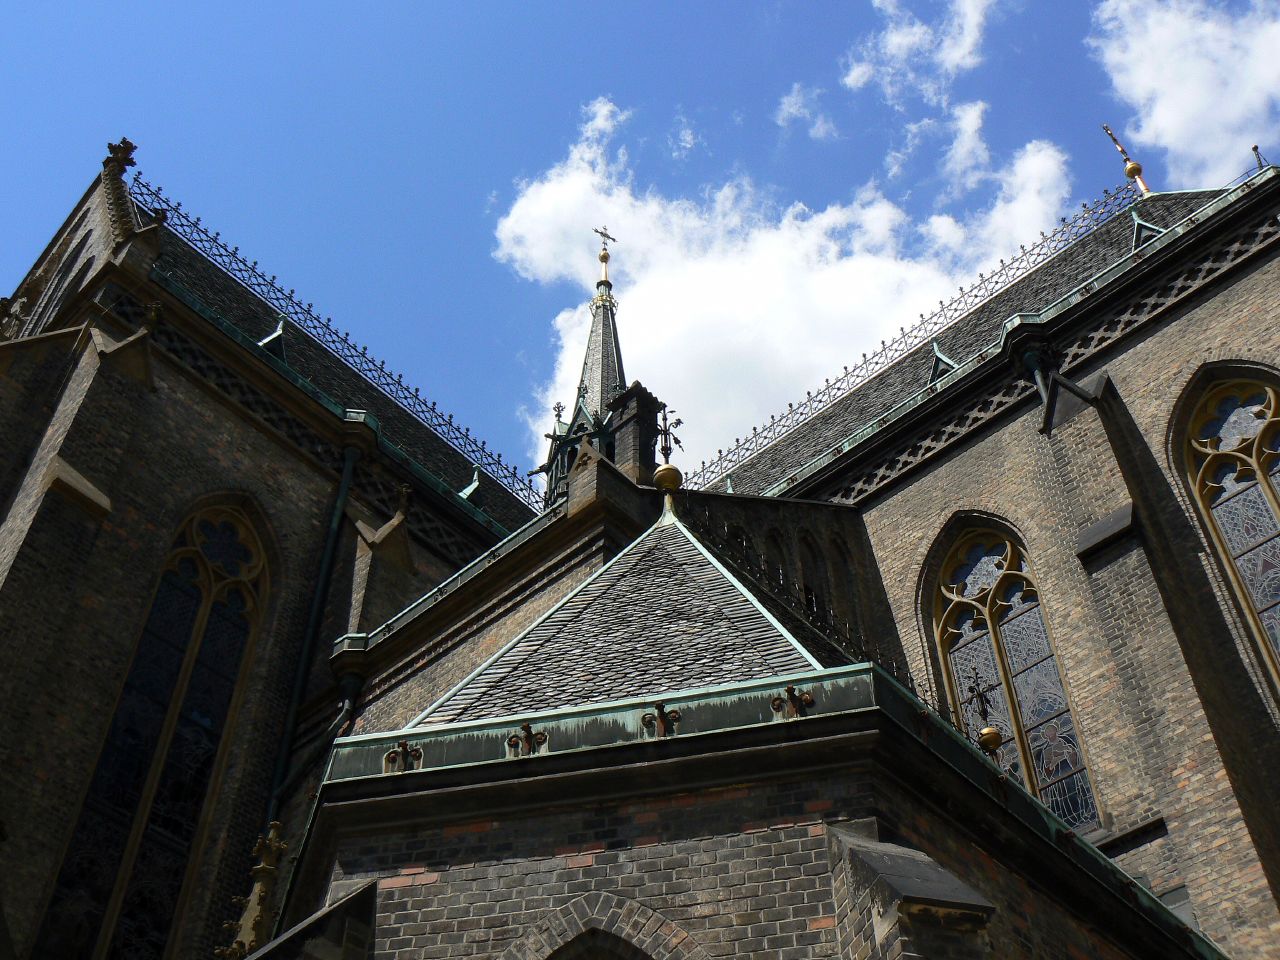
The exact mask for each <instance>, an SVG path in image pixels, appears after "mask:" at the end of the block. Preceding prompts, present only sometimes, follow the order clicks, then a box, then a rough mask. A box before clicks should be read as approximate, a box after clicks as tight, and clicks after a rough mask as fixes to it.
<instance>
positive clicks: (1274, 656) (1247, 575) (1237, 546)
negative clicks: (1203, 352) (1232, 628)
mask: <svg viewBox="0 0 1280 960" xmlns="http://www.w3.org/2000/svg"><path fill="white" fill-rule="evenodd" d="M1186 455H1187V466H1188V472H1189V475H1190V479H1191V484H1192V489H1193V491H1194V493H1195V496H1196V501H1197V503H1198V504H1199V507H1200V509H1201V511H1202V512H1203V513H1204V515H1205V516H1206V517H1207V518H1208V520H1209V526H1210V528H1211V529H1212V531H1213V534H1214V540H1215V542H1216V544H1217V546H1218V549H1219V551H1220V552H1221V553H1222V554H1225V556H1226V558H1227V559H1228V560H1229V561H1230V563H1229V566H1230V568H1231V571H1232V573H1233V574H1234V575H1235V581H1236V586H1237V589H1238V591H1239V593H1240V595H1241V599H1242V600H1243V601H1244V606H1245V607H1246V609H1247V610H1248V612H1249V615H1250V617H1251V619H1252V620H1253V625H1254V627H1255V629H1256V630H1257V632H1258V635H1259V639H1260V640H1261V641H1262V642H1261V644H1260V645H1261V647H1262V649H1263V652H1264V658H1265V659H1266V661H1267V663H1268V665H1269V667H1270V669H1271V670H1272V671H1273V672H1275V673H1276V674H1277V676H1280V670H1278V669H1277V665H1278V664H1280V495H1278V493H1277V491H1278V490H1280V390H1278V389H1277V388H1276V387H1275V386H1272V385H1268V384H1263V383H1260V382H1257V381H1252V380H1235V381H1230V382H1227V383H1223V384H1219V385H1218V386H1216V387H1213V388H1211V389H1210V390H1208V391H1207V392H1206V393H1205V395H1204V397H1203V398H1201V400H1200V403H1199V405H1198V406H1197V408H1196V410H1195V413H1194V414H1193V415H1192V418H1191V423H1190V429H1189V430H1188V432H1187V444H1186Z"/></svg>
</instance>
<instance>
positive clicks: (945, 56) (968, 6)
mask: <svg viewBox="0 0 1280 960" xmlns="http://www.w3.org/2000/svg"><path fill="white" fill-rule="evenodd" d="M992 4H993V0H952V3H951V10H950V14H949V15H948V17H947V20H946V22H945V24H944V25H943V28H942V34H941V37H940V40H939V43H938V49H937V53H936V59H937V62H938V65H939V66H941V67H942V68H943V69H944V70H946V71H947V72H949V73H951V74H956V73H959V72H960V71H961V70H972V69H973V68H974V67H976V66H977V65H978V64H979V63H981V62H982V53H981V50H980V48H981V46H982V32H983V29H984V28H985V27H986V25H987V15H988V14H989V13H990V12H991V7H992Z"/></svg>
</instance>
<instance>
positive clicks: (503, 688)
mask: <svg viewBox="0 0 1280 960" xmlns="http://www.w3.org/2000/svg"><path fill="white" fill-rule="evenodd" d="M818 666H819V663H818V660H817V659H816V658H815V656H814V655H813V654H812V653H810V652H809V650H808V649H807V648H806V646H805V645H804V644H803V643H802V642H801V641H800V640H799V639H797V635H796V634H794V633H792V632H791V631H790V630H789V629H787V627H785V626H784V625H783V624H782V623H781V622H780V621H779V620H778V619H777V618H776V617H774V616H773V615H772V614H771V613H769V612H767V610H766V608H765V607H764V606H763V605H762V604H761V603H760V602H759V601H758V600H757V599H756V598H755V597H754V596H753V595H752V594H751V592H750V591H749V590H748V589H747V588H746V587H745V586H744V585H743V584H742V582H741V581H739V580H738V579H737V578H735V577H734V576H733V575H732V574H731V573H729V572H728V570H727V569H726V568H725V567H724V566H723V565H722V564H721V563H720V562H719V561H718V560H717V559H716V558H715V557H714V556H713V555H712V554H711V552H710V551H708V550H707V549H706V548H705V547H704V546H702V544H700V543H699V542H698V540H697V539H696V538H695V537H694V535H693V534H692V533H691V532H690V531H689V530H688V528H687V527H685V526H684V525H683V524H682V523H681V522H680V521H679V520H677V519H676V518H675V517H674V515H672V514H671V513H669V512H668V513H666V514H664V516H663V518H662V519H661V520H660V521H659V522H658V523H657V524H656V525H654V526H653V527H651V528H650V529H649V530H648V531H646V532H645V533H644V534H643V535H642V536H641V537H640V538H639V539H638V540H636V541H635V542H634V543H633V544H631V546H629V547H628V548H627V549H626V550H624V551H623V552H622V553H620V554H619V555H618V556H617V557H616V558H614V560H613V561H611V562H610V563H609V564H608V565H607V566H605V567H604V568H603V569H602V570H601V571H600V572H599V573H598V574H596V575H595V576H594V577H592V578H591V579H590V580H588V581H587V582H585V583H584V584H582V586H580V587H579V588H578V589H577V590H575V591H574V592H573V593H571V594H570V595H569V596H568V597H566V598H565V599H564V600H562V601H561V602H560V603H559V604H557V605H556V607H554V608H553V609H552V610H551V611H550V613H548V614H547V615H546V616H545V617H543V618H542V619H541V620H540V621H538V623H536V624H535V625H534V626H532V627H530V628H529V629H528V630H526V631H525V632H524V633H523V634H521V635H520V636H519V637H517V638H516V639H515V640H514V641H512V642H511V643H510V644H508V645H507V647H506V648H505V649H503V650H502V651H500V652H499V653H498V654H497V655H495V656H494V657H493V658H492V659H490V660H489V661H488V662H487V663H485V664H484V665H483V666H481V667H480V668H479V669H478V670H477V671H476V672H475V673H474V674H472V675H471V676H470V677H468V678H467V679H466V680H465V681H463V682H462V683H461V684H460V685H459V686H458V687H456V688H455V689H454V690H452V691H451V692H450V693H448V694H446V695H445V696H444V697H443V698H442V699H441V700H440V701H439V702H437V703H436V704H435V705H434V706H432V707H431V708H430V709H429V710H427V711H426V712H425V713H424V714H423V715H422V716H421V717H419V721H420V722H422V723H427V724H436V723H450V722H457V721H464V720H480V719H486V718H491V717H502V716H509V715H515V714H520V713H531V712H535V711H539V710H549V709H553V708H557V707H570V706H582V705H585V704H590V703H604V702H608V701H611V700H620V699H625V698H629V697H639V696H653V697H655V698H660V697H662V696H663V695H664V694H668V693H672V692H674V691H679V690H689V689H693V688H696V687H701V686H710V685H716V684H724V683H735V682H740V681H744V680H755V679H764V678H767V677H771V676H780V675H783V674H788V673H795V672H798V671H804V670H812V669H814V668H816V667H818Z"/></svg>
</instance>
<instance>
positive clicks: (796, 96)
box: [773, 83, 840, 140]
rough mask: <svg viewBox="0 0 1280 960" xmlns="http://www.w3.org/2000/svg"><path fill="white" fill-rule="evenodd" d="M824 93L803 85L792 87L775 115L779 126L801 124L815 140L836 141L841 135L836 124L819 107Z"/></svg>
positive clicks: (798, 84) (779, 102) (779, 103)
mask: <svg viewBox="0 0 1280 960" xmlns="http://www.w3.org/2000/svg"><path fill="white" fill-rule="evenodd" d="M821 95H822V91H821V90H818V89H816V88H814V87H806V86H804V84H801V83H794V84H792V85H791V89H790V91H788V92H787V93H785V94H784V95H783V97H782V99H781V100H780V101H778V109H777V111H776V112H775V113H774V115H773V120H774V123H776V124H777V125H778V126H780V127H783V128H784V129H785V128H786V127H789V126H791V124H793V123H800V124H802V125H803V126H804V127H806V129H807V130H808V131H809V136H810V137H811V138H812V139H814V140H834V139H835V138H836V137H838V136H839V135H840V131H839V130H837V129H836V125H835V123H834V122H833V121H832V120H831V118H830V117H828V116H827V115H826V114H825V113H823V112H822V111H821V110H820V109H819V107H818V98H819V97H820V96H821Z"/></svg>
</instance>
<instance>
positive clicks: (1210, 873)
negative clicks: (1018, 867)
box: [863, 258, 1280, 954]
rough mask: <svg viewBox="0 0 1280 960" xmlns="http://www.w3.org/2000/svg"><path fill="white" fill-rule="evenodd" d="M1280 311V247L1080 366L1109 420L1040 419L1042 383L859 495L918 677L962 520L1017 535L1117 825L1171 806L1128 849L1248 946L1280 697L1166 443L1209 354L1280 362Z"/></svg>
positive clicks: (1083, 413)
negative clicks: (952, 445)
mask: <svg viewBox="0 0 1280 960" xmlns="http://www.w3.org/2000/svg"><path fill="white" fill-rule="evenodd" d="M1278 316H1280V263H1278V262H1277V261H1276V260H1275V258H1270V259H1268V260H1265V261H1264V262H1260V263H1257V264H1256V265H1254V266H1252V267H1251V268H1250V269H1248V270H1247V271H1243V272H1241V273H1238V274H1235V275H1234V276H1232V277H1231V278H1229V279H1227V280H1224V281H1221V282H1220V284H1219V286H1218V288H1217V289H1216V290H1215V291H1214V294H1213V296H1211V297H1210V296H1204V297H1202V298H1201V299H1200V300H1199V301H1198V302H1196V303H1194V304H1191V305H1188V306H1186V307H1184V308H1181V309H1179V310H1177V311H1175V312H1172V313H1171V314H1170V315H1168V316H1167V317H1166V318H1165V319H1164V320H1163V322H1162V323H1161V324H1159V325H1158V326H1156V327H1153V328H1150V329H1149V330H1147V331H1145V332H1144V333H1143V334H1142V335H1140V336H1137V337H1135V338H1133V339H1131V340H1130V341H1129V342H1128V343H1127V344H1125V345H1124V346H1123V348H1122V349H1118V350H1117V351H1116V352H1114V353H1113V354H1112V355H1110V356H1106V357H1103V358H1100V359H1099V360H1098V362H1097V363H1095V364H1094V365H1093V366H1092V367H1090V368H1087V369H1084V370H1078V371H1072V374H1073V376H1076V377H1078V378H1080V379H1081V380H1084V381H1086V382H1090V381H1089V378H1092V377H1097V376H1098V375H1099V374H1100V373H1101V372H1103V369H1104V368H1105V373H1106V374H1108V375H1109V376H1110V378H1111V381H1112V383H1113V384H1114V390H1115V395H1116V399H1115V404H1114V406H1113V408H1112V409H1110V410H1104V411H1103V416H1106V417H1109V418H1110V420H1109V422H1107V423H1104V422H1103V419H1102V417H1101V416H1100V414H1099V412H1098V411H1096V410H1094V409H1089V408H1084V409H1077V410H1076V412H1075V413H1074V415H1073V416H1070V417H1062V416H1060V418H1059V419H1060V421H1061V422H1059V423H1057V425H1056V426H1055V427H1054V428H1053V429H1052V431H1051V432H1050V433H1049V434H1048V435H1045V434H1043V433H1041V432H1039V430H1038V428H1039V426H1040V422H1041V418H1042V416H1043V409H1042V408H1041V407H1040V405H1039V403H1038V398H1037V401H1036V403H1035V404H1034V405H1026V406H1024V407H1022V408H1021V409H1020V410H1019V411H1017V412H1016V413H1015V414H1013V415H1011V416H1009V417H1008V418H1007V419H1005V420H1004V421H1002V422H997V423H996V424H992V425H988V426H987V428H986V429H984V430H983V431H981V432H979V433H978V434H977V435H976V436H974V437H972V438H971V439H970V440H969V441H968V442H967V443H966V444H964V445H963V446H962V447H959V448H957V449H955V450H954V451H952V452H949V453H947V454H945V455H941V456H939V457H937V458H936V459H935V460H934V461H933V462H931V463H930V464H929V465H928V466H927V467H926V468H924V469H922V470H921V471H919V472H918V473H916V474H914V475H913V476H911V477H910V478H909V479H908V480H907V481H905V482H901V483H898V484H897V485H896V486H894V487H892V488H891V489H888V490H886V491H884V492H883V493H882V494H880V495H879V496H877V497H876V498H874V500H873V501H871V502H869V503H868V504H866V505H865V507H864V509H863V515H864V518H865V522H866V526H867V530H868V532H869V536H870V540H871V544H872V549H873V550H874V553H875V557H876V561H877V563H878V566H879V573H880V579H881V581H882V582H883V583H884V585H885V589H886V590H887V593H888V600H889V604H890V606H891V608H892V610H893V615H894V618H895V620H896V622H897V627H898V631H899V633H900V634H901V636H902V638H903V646H904V647H905V648H906V649H907V650H908V652H909V653H910V655H911V660H912V671H913V673H914V674H915V675H916V676H917V678H919V677H921V676H929V675H931V674H932V675H936V672H937V666H936V660H937V652H936V651H935V650H934V649H933V644H932V638H931V633H930V627H929V622H928V619H927V616H928V613H929V611H930V610H931V601H930V599H929V598H930V597H931V596H932V593H931V591H932V585H933V581H932V579H931V578H932V575H933V570H934V569H935V568H936V564H937V563H938V562H939V561H940V560H941V554H942V553H944V552H945V550H946V547H947V545H948V544H949V543H950V542H952V538H953V536H954V534H955V532H956V531H957V524H956V521H957V518H964V517H966V516H968V517H969V518H971V520H970V522H972V523H977V524H980V523H982V522H984V519H983V518H984V517H985V518H996V519H998V520H999V521H1001V522H1004V523H1007V524H1008V525H1009V526H1011V527H1012V528H1013V529H1014V530H1015V531H1016V532H1017V533H1018V535H1019V536H1020V537H1021V539H1022V540H1023V542H1024V543H1025V545H1026V548H1027V552H1028V556H1029V557H1030V560H1031V562H1032V564H1033V566H1034V569H1035V573H1036V575H1037V578H1038V580H1039V583H1040V586H1041V589H1042V593H1043V597H1042V599H1043V602H1044V607H1045V614H1046V618H1047V621H1048V624H1049V629H1050V631H1051V633H1052V636H1053V639H1054V643H1055V648H1056V651H1057V654H1058V658H1059V662H1060V663H1061V665H1062V668H1063V671H1064V673H1065V676H1066V680H1067V685H1068V690H1069V695H1070V696H1071V698H1072V704H1073V709H1074V711H1075V715H1076V719H1077V723H1078V725H1079V727H1080V730H1081V733H1082V737H1083V742H1084V747H1085V750H1086V751H1087V757H1088V760H1089V764H1090V770H1091V773H1092V776H1093V782H1094V786H1095V790H1096V792H1097V794H1098V800H1099V803H1100V807H1101V809H1102V811H1103V813H1104V815H1105V817H1106V822H1107V826H1108V827H1109V830H1110V835H1111V836H1116V835H1119V834H1122V833H1124V832H1125V831H1127V830H1129V829H1130V828H1133V827H1137V826H1139V825H1141V824H1143V823H1144V822H1147V821H1150V820H1151V818H1153V817H1157V816H1162V817H1163V818H1164V824H1165V826H1166V827H1167V833H1166V832H1163V831H1161V830H1160V829H1153V830H1148V831H1146V832H1145V833H1144V834H1143V837H1145V839H1142V838H1141V837H1140V838H1139V839H1140V840H1141V842H1138V843H1136V844H1133V843H1122V844H1120V848H1121V849H1124V850H1125V851H1126V852H1124V853H1122V854H1118V855H1119V857H1120V862H1121V864H1122V865H1124V866H1125V867H1126V868H1127V869H1129V870H1130V871H1132V872H1133V873H1135V874H1139V875H1141V876H1143V877H1144V878H1145V879H1146V880H1147V882H1149V883H1150V884H1151V885H1152V887H1153V889H1155V890H1156V892H1157V893H1163V892H1165V891H1167V890H1170V889H1173V888H1176V887H1178V886H1179V885H1181V884H1185V885H1186V886H1187V888H1188V891H1189V892H1190V895H1191V899H1192V903H1193V908H1194V913H1195V916H1196V918H1197V919H1198V921H1199V922H1200V924H1201V925H1202V927H1203V928H1204V929H1205V931H1206V932H1207V933H1209V934H1210V935H1211V936H1213V937H1214V938H1216V939H1218V940H1219V941H1220V942H1223V943H1225V944H1232V945H1235V946H1236V947H1238V948H1240V949H1242V950H1243V951H1244V952H1245V953H1246V954H1247V952H1248V950H1250V949H1257V948H1258V947H1260V946H1261V945H1263V944H1268V943H1270V942H1272V941H1273V940H1275V939H1276V938H1277V937H1280V919H1278V917H1277V912H1276V905H1275V899H1274V897H1273V895H1272V892H1271V889H1270V887H1269V886H1268V883H1267V879H1266V876H1265V875H1264V872H1263V869H1262V868H1263V866H1264V863H1265V862H1266V861H1265V860H1264V859H1263V858H1264V857H1266V856H1267V854H1268V851H1269V850H1270V849H1271V848H1270V847H1269V846H1268V844H1271V845H1272V846H1274V842H1273V840H1272V839H1271V838H1272V837H1273V836H1274V832H1275V825H1274V817H1273V812H1274V804H1271V805H1270V808H1271V809H1270V810H1268V805H1267V804H1266V802H1265V800H1263V799H1262V798H1263V797H1265V796H1267V795H1268V793H1269V795H1271V796H1273V797H1274V795H1275V794H1276V792H1277V791H1278V790H1280V784H1277V780H1276V773H1275V770H1276V769H1277V767H1276V765H1275V762H1274V760H1272V759H1269V753H1268V750H1270V749H1272V748H1273V747H1274V745H1275V744H1276V743H1277V742H1278V739H1280V738H1277V737H1276V733H1277V726H1276V722H1275V700H1274V698H1273V696H1272V694H1271V693H1270V691H1269V690H1268V689H1267V686H1266V680H1265V677H1264V676H1263V675H1262V674H1261V672H1260V671H1259V670H1258V669H1257V666H1256V660H1257V658H1256V656H1255V654H1254V651H1253V650H1252V648H1251V647H1250V644H1251V642H1252V641H1251V640H1249V639H1248V638H1247V636H1246V631H1245V629H1244V627H1243V624H1242V622H1241V619H1240V617H1239V616H1238V614H1237V611H1236V608H1235V603H1234V599H1233V598H1232V596H1231V595H1230V594H1229V592H1228V591H1227V589H1226V587H1225V585H1224V578H1223V577H1222V574H1221V568H1220V567H1219V566H1218V564H1217V562H1216V560H1215V559H1214V558H1213V557H1212V554H1211V550H1210V548H1209V546H1208V542H1207V540H1206V538H1205V537H1204V532H1203V528H1202V526H1201V525H1200V522H1199V520H1198V519H1197V518H1196V515H1195V513H1194V511H1193V509H1192V508H1191V505H1190V503H1189V502H1188V501H1187V498H1186V495H1185V489H1184V487H1183V484H1182V480H1181V476H1180V471H1181V466H1180V464H1179V463H1178V462H1176V460H1175V458H1174V456H1173V451H1171V450H1170V446H1169V443H1170V429H1171V425H1172V420H1173V417H1174V414H1175V409H1176V408H1177V406H1178V402H1179V399H1180V397H1181V396H1182V394H1183V392H1184V390H1185V389H1186V387H1187V385H1188V384H1189V383H1190V382H1191V381H1192V379H1193V377H1194V376H1195V374H1196V372H1197V371H1199V370H1201V369H1202V367H1203V366H1204V365H1205V364H1211V363H1214V362H1219V361H1222V360H1224V359H1232V360H1236V359H1238V360H1242V361H1251V362H1255V363H1267V364H1272V365H1274V363H1275V358H1276V357H1278V356H1280V324H1277V323H1276V318H1277V317H1278ZM1224 344H1231V346H1224ZM1076 406H1077V407H1079V406H1080V405H1079V404H1077V405H1076ZM1117 423H1118V424H1119V426H1117ZM1117 450H1119V452H1120V455H1121V456H1123V457H1126V458H1128V459H1127V462H1126V466H1125V468H1124V469H1122V468H1121V466H1120V465H1119V464H1118V462H1117V453H1116V451H1117ZM1135 500H1136V504H1135V512H1136V514H1137V516H1138V520H1137V522H1136V524H1135V526H1134V528H1133V530H1131V531H1130V532H1128V533H1125V534H1122V535H1121V536H1120V537H1119V538H1118V540H1117V541H1115V542H1114V543H1112V544H1111V545H1109V546H1103V547H1102V548H1100V549H1099V550H1098V551H1095V552H1094V553H1093V554H1091V555H1089V556H1086V557H1085V558H1084V559H1083V560H1082V559H1081V558H1080V557H1078V556H1077V555H1076V545H1077V539H1078V536H1079V534H1080V533H1081V531H1083V530H1085V528H1087V527H1088V526H1090V525H1091V524H1094V523H1097V522H1098V521H1101V520H1104V519H1105V518H1107V517H1108V516H1109V515H1111V514H1112V513H1113V512H1114V511H1116V510H1117V509H1120V508H1123V507H1125V506H1127V505H1128V504H1130V503H1131V502H1134V501H1135ZM1144 511H1145V512H1144ZM1171 584H1172V586H1171ZM1170 603H1173V604H1174V606H1173V607H1170ZM1188 608H1190V610H1191V612H1190V613H1188V612H1187V610H1188ZM1193 616H1194V619H1193ZM1193 667H1194V669H1193ZM1224 758H1225V762H1224ZM1251 796H1252V797H1254V798H1256V799H1255V800H1253V801H1252V803H1253V805H1252V807H1249V806H1248V804H1249V803H1250V802H1251ZM1242 804H1245V805H1246V808H1247V809H1248V812H1249V815H1250V817H1249V819H1246V816H1245V813H1244V812H1242V809H1241V807H1242ZM1099 839H1100V840H1104V839H1105V838H1099ZM1259 844H1261V845H1262V846H1261V847H1259ZM1260 851H1261V852H1260ZM1277 867H1280V864H1275V863H1272V866H1271V867H1270V869H1276V868H1277Z"/></svg>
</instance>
